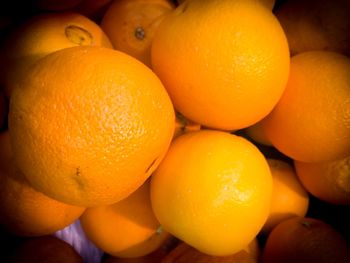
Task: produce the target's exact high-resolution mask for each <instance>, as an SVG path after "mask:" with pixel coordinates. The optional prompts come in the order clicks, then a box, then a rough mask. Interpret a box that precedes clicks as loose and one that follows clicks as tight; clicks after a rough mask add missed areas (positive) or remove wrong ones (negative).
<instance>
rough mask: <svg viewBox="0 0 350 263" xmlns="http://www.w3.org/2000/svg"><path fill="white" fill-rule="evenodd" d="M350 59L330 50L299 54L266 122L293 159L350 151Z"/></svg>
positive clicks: (331, 156) (313, 158)
mask: <svg viewBox="0 0 350 263" xmlns="http://www.w3.org/2000/svg"><path fill="white" fill-rule="evenodd" d="M349 82H350V58H348V57H346V56H344V55H341V54H338V53H335V52H330V51H309V52H304V53H301V54H298V55H296V56H293V57H292V59H291V70H290V75H289V80H288V84H287V87H286V89H285V92H284V93H283V96H282V98H281V99H280V100H279V102H278V103H277V105H276V107H275V108H274V109H273V111H272V112H271V113H270V114H269V115H268V116H267V117H266V118H264V119H263V121H262V123H263V124H262V125H263V129H264V131H265V134H266V136H267V137H268V139H269V140H270V141H271V143H272V144H273V145H274V146H275V147H276V148H277V149H278V150H279V151H280V152H282V153H284V154H285V155H287V156H289V157H290V158H292V159H295V160H298V161H304V162H320V161H327V160H334V159H340V158H343V157H345V156H347V155H350V92H349Z"/></svg>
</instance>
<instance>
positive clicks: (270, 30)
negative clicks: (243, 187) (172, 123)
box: [151, 0, 289, 130]
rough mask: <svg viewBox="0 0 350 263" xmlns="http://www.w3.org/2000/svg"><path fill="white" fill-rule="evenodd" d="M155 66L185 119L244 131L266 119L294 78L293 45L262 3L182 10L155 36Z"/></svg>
mask: <svg viewBox="0 0 350 263" xmlns="http://www.w3.org/2000/svg"><path fill="white" fill-rule="evenodd" d="M271 43H273V44H271ZM151 61H152V68H153V70H154V71H155V72H156V74H157V75H158V76H159V78H160V79H161V80H162V82H163V83H164V86H165V88H166V89H167V90H168V92H169V95H170V97H171V99H172V101H173V103H174V106H175V108H176V109H177V110H178V111H179V112H180V113H182V114H183V115H184V116H185V117H187V118H188V119H190V120H192V121H194V122H197V123H199V124H202V125H203V126H207V127H210V128H215V129H223V130H237V129H241V128H245V127H247V126H250V125H252V124H254V123H256V122H258V121H259V120H260V119H262V118H263V117H264V116H266V115H267V114H268V113H269V112H270V111H271V110H272V108H273V107H274V106H275V105H276V103H277V101H278V100H279V99H280V97H281V95H282V93H283V90H284V88H285V84H286V82H287V78H288V73H289V49H288V44H287V40H286V37H285V35H284V32H283V30H282V27H281V26H280V24H279V22H278V20H277V19H276V17H275V16H274V15H273V13H272V12H271V10H269V9H268V8H266V7H265V6H263V5H262V4H261V3H260V2H257V1H246V0H210V1H209V0H206V1H203V0H191V1H186V2H184V3H183V4H181V5H179V6H178V7H177V8H176V9H175V11H173V12H171V13H170V14H168V15H167V16H166V17H165V18H164V19H163V21H162V23H161V24H160V26H159V28H158V30H157V31H156V34H155V36H154V39H153V42H152V50H151Z"/></svg>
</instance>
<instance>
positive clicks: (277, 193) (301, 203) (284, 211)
mask: <svg viewBox="0 0 350 263" xmlns="http://www.w3.org/2000/svg"><path fill="white" fill-rule="evenodd" d="M267 162H268V164H269V167H270V170H271V174H272V179H273V188H272V189H273V190H272V204H271V209H270V215H269V217H268V218H267V221H266V223H265V225H264V227H263V229H262V231H263V232H265V233H266V232H269V231H271V229H273V227H275V226H276V225H277V224H278V223H280V222H282V221H283V220H285V219H287V218H289V217H292V216H305V215H306V212H307V211H308V207H309V196H308V193H307V191H306V190H305V188H304V187H303V185H302V184H301V183H300V181H299V179H298V177H297V175H296V173H295V171H294V167H293V166H291V165H290V164H289V163H287V162H285V161H282V160H277V159H269V158H268V159H267Z"/></svg>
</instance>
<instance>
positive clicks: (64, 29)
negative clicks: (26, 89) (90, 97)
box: [0, 12, 112, 97]
mask: <svg viewBox="0 0 350 263" xmlns="http://www.w3.org/2000/svg"><path fill="white" fill-rule="evenodd" d="M82 45H87V46H105V47H110V48H112V45H111V43H110V41H109V39H108V37H107V36H106V34H105V33H104V32H103V31H102V29H101V28H100V27H99V26H98V25H97V24H96V23H95V22H93V21H91V20H90V19H88V18H87V17H85V16H83V15H80V14H78V13H73V12H56V13H42V14H38V15H36V16H32V17H30V18H29V19H26V20H25V21H23V23H22V24H20V25H19V26H18V27H17V28H15V29H13V30H12V31H11V34H10V35H9V36H8V37H6V39H5V41H4V44H3V45H2V47H1V49H0V56H1V57H0V58H1V59H0V66H1V68H2V70H1V72H0V84H1V85H2V86H3V87H4V90H5V93H6V95H7V96H8V97H9V96H10V94H11V91H12V89H13V88H14V87H15V86H16V85H17V83H18V80H19V79H20V78H23V77H24V76H25V74H26V70H27V69H28V68H30V67H31V66H32V65H33V64H34V63H35V62H36V61H37V60H39V59H40V58H42V57H44V56H46V55H47V54H49V53H51V52H54V51H57V50H59V49H63V48H67V47H73V46H82Z"/></svg>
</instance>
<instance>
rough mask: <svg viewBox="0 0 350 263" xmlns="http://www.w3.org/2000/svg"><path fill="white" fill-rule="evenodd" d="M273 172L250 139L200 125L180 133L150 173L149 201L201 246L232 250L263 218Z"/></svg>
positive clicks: (213, 251) (178, 233)
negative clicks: (199, 127) (195, 129)
mask: <svg viewBox="0 0 350 263" xmlns="http://www.w3.org/2000/svg"><path fill="white" fill-rule="evenodd" d="M271 194H272V177H271V173H270V170H269V167H268V164H267V162H266V159H265V157H264V156H263V155H262V153H261V152H260V151H259V150H258V149H257V148H256V147H255V146H254V145H253V144H252V143H250V142H249V141H248V140H246V139H244V138H243V137H239V136H236V135H233V134H230V133H227V132H223V131H215V130H200V131H194V132H190V133H186V134H184V135H181V136H179V137H177V138H176V139H175V140H174V141H173V142H172V144H171V146H170V148H169V150H168V152H167V154H166V156H165V158H164V159H163V161H162V162H161V164H160V165H159V167H158V168H157V169H156V171H155V172H154V174H153V175H152V177H151V202H152V207H153V210H154V213H155V215H156V217H157V219H158V220H159V222H160V224H161V225H162V226H163V228H164V229H165V230H166V231H168V232H169V233H171V234H172V235H174V236H175V237H177V238H179V239H180V240H182V241H184V242H186V243H187V244H189V245H190V246H193V247H194V248H196V249H198V250H199V251H201V252H203V253H206V254H210V255H215V256H216V255H221V256H223V255H229V254H234V253H236V252H238V251H239V250H241V249H243V248H244V247H246V246H247V245H248V244H249V243H250V242H251V241H252V240H253V239H254V238H255V237H256V235H257V234H258V232H259V231H260V230H261V228H262V226H263V224H264V223H265V221H266V219H267V216H268V213H269V209H270V202H271Z"/></svg>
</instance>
